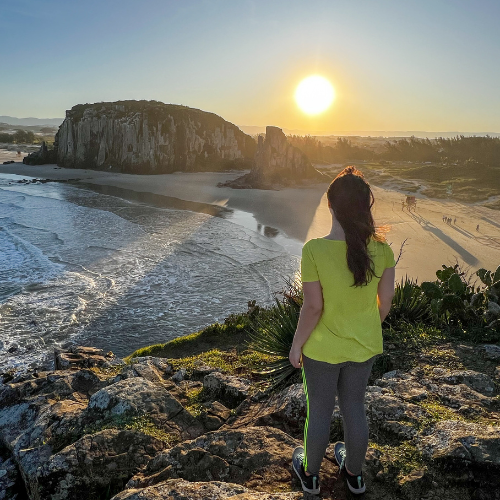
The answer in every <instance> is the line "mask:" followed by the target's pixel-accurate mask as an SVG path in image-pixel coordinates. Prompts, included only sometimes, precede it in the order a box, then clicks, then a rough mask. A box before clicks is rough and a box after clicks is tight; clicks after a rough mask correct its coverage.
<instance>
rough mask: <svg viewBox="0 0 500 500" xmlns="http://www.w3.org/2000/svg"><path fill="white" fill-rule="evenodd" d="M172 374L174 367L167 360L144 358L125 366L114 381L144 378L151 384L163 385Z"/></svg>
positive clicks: (136, 359)
mask: <svg viewBox="0 0 500 500" xmlns="http://www.w3.org/2000/svg"><path fill="white" fill-rule="evenodd" d="M171 374H172V365H171V364H170V363H168V361H167V360H166V359H165V358H156V357H154V356H144V357H142V358H134V359H133V360H132V362H131V363H130V364H128V365H125V366H124V367H123V369H122V370H121V372H120V373H119V374H118V375H117V376H116V377H115V378H114V379H113V382H118V381H120V380H124V379H127V378H135V377H143V378H145V379H146V380H149V381H150V382H154V383H162V384H163V383H165V381H166V380H167V378H168V377H169V376H170V375H171Z"/></svg>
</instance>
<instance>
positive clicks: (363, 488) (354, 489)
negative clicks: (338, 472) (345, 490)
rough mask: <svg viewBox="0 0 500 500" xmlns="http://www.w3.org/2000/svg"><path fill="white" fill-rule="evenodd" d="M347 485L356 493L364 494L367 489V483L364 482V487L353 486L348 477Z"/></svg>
mask: <svg viewBox="0 0 500 500" xmlns="http://www.w3.org/2000/svg"><path fill="white" fill-rule="evenodd" d="M346 483H347V486H348V487H349V490H351V493H354V494H355V495H362V494H363V493H364V492H365V491H366V485H365V484H364V485H363V487H362V488H359V489H358V488H353V487H352V486H351V484H350V483H349V481H347V479H346Z"/></svg>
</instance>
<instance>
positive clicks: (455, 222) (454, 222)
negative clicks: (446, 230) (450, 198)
mask: <svg viewBox="0 0 500 500" xmlns="http://www.w3.org/2000/svg"><path fill="white" fill-rule="evenodd" d="M453 224H455V225H456V224H457V218H456V217H455V219H454V220H453Z"/></svg>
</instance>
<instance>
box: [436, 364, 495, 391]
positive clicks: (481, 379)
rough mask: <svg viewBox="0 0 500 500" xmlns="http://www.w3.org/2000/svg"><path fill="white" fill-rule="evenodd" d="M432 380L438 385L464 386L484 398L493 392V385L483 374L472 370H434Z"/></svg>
mask: <svg viewBox="0 0 500 500" xmlns="http://www.w3.org/2000/svg"><path fill="white" fill-rule="evenodd" d="M432 379H433V380H434V381H435V382H436V383H438V384H450V385H455V384H465V385H467V386H468V387H470V388H471V389H473V390H474V391H476V392H479V393H481V394H484V395H486V396H491V395H492V394H493V393H494V392H495V383H494V382H493V380H492V379H491V378H490V377H489V376H488V375H486V374H485V373H479V372H476V371H473V370H447V369H444V368H434V370H433V373H432Z"/></svg>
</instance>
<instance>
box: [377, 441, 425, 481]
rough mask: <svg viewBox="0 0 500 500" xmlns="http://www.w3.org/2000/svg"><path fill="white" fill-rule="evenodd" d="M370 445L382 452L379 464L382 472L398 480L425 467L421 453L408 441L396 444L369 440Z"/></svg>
mask: <svg viewBox="0 0 500 500" xmlns="http://www.w3.org/2000/svg"><path fill="white" fill-rule="evenodd" d="M370 447H371V448H374V449H375V450H378V451H380V452H381V453H382V455H381V456H382V457H383V459H382V460H381V465H382V467H383V470H384V472H386V473H388V474H390V475H394V476H395V477H397V479H399V480H401V479H403V477H404V476H405V475H407V474H410V473H411V472H413V471H416V470H426V469H427V464H426V461H425V460H424V458H423V456H422V454H421V453H420V451H419V450H418V449H417V448H416V447H415V445H414V444H412V443H411V442H409V441H403V442H402V443H400V444H399V445H397V446H394V445H380V444H378V443H373V442H371V443H370Z"/></svg>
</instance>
